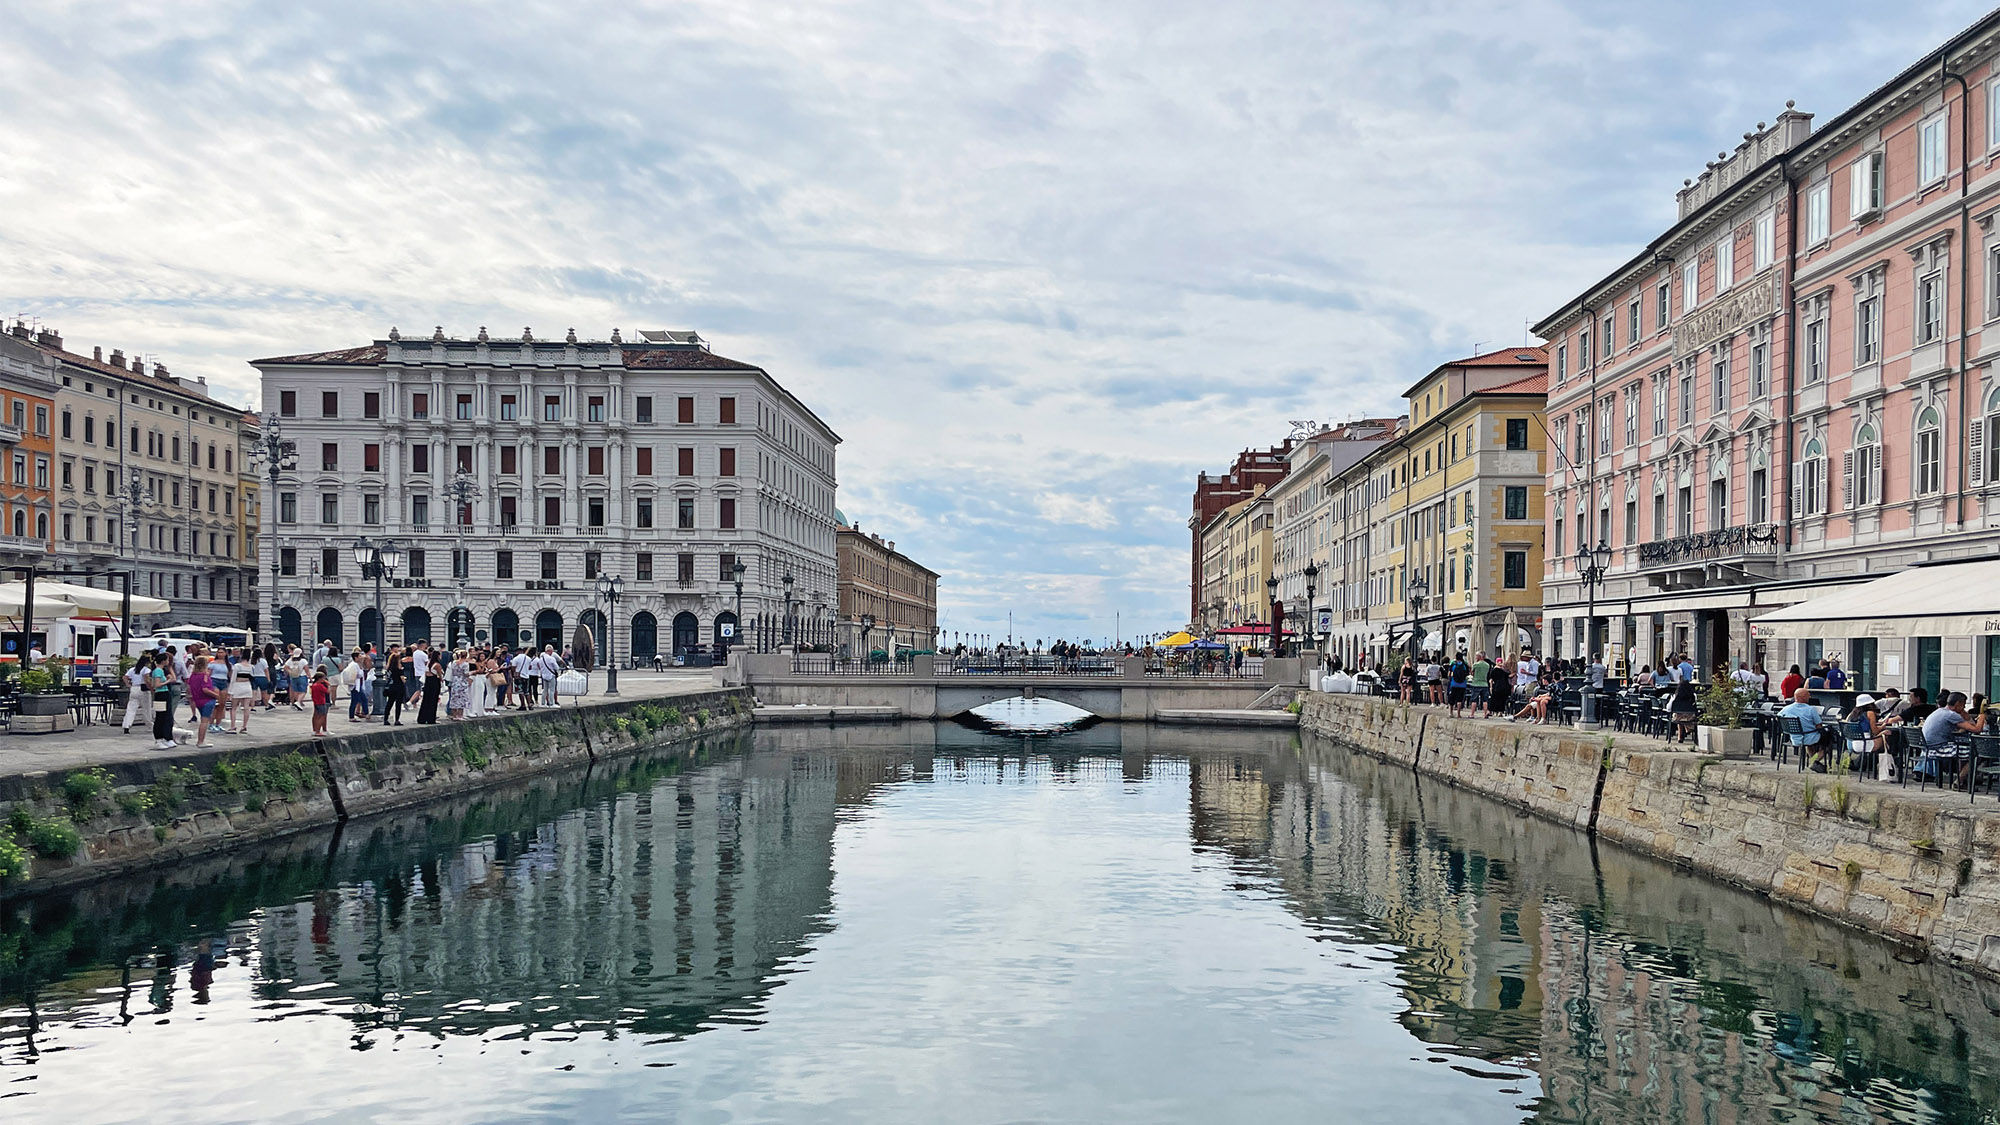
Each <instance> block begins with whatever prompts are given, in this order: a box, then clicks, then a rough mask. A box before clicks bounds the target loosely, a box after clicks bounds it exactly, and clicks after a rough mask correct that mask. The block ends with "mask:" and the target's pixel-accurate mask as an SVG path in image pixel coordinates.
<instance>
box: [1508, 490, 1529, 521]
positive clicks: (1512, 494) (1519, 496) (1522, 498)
mask: <svg viewBox="0 0 2000 1125" xmlns="http://www.w3.org/2000/svg"><path fill="white" fill-rule="evenodd" d="M1505 496H1506V508H1505V511H1506V513H1507V518H1508V519H1510V520H1524V519H1527V518H1528V486H1527V485H1524V484H1510V485H1508V486H1507V490H1506V493H1505Z"/></svg>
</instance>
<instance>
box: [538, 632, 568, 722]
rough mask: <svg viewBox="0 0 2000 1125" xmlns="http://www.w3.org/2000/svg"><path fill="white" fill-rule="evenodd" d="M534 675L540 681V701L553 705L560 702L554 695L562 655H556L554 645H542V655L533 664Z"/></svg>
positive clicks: (559, 674)
mask: <svg viewBox="0 0 2000 1125" xmlns="http://www.w3.org/2000/svg"><path fill="white" fill-rule="evenodd" d="M535 675H537V676H539V677H540V678H541V681H542V703H543V705H545V706H548V707H554V706H557V705H558V704H560V703H561V700H560V699H558V698H557V697H556V679H557V678H558V677H560V676H561V675H562V657H560V656H557V655H556V646H554V645H544V646H543V648H542V656H541V659H540V661H539V662H537V664H536V666H535Z"/></svg>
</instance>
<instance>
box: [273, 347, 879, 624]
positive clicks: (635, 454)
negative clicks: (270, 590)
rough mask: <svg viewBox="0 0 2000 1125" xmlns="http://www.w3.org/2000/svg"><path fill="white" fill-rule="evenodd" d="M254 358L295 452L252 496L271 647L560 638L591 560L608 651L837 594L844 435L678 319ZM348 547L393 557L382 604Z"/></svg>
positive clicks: (577, 610) (777, 616)
mask: <svg viewBox="0 0 2000 1125" xmlns="http://www.w3.org/2000/svg"><path fill="white" fill-rule="evenodd" d="M253 364H254V366H256V367H257V369H258V370H259V371H260V372H261V373H262V375H263V386H264V418H265V421H266V425H268V424H269V423H270V422H271V420H273V419H275V420H276V422H277V423H278V425H279V427H280V429H281V432H282V434H283V435H284V438H285V440H287V441H290V442H292V443H294V448H295V451H296V458H295V463H294V464H292V465H291V466H289V467H288V468H286V469H285V470H284V471H283V472H281V473H280V475H279V477H278V480H277V482H276V484H275V487H271V486H269V485H268V484H267V489H268V490H269V491H270V492H273V493H275V495H273V496H270V497H269V498H268V502H266V503H265V504H264V505H263V511H264V529H265V534H264V558H263V564H264V567H265V569H266V570H267V571H268V570H270V569H271V567H272V564H273V563H275V564H276V574H277V577H276V581H277V583H278V592H277V597H276V599H275V600H277V601H278V602H279V603H281V604H282V605H283V606H284V607H285V608H284V611H283V612H282V614H281V616H280V620H279V632H280V633H281V634H282V635H284V636H285V637H286V638H288V639H305V640H322V639H323V640H332V641H335V642H337V643H339V644H341V645H344V646H352V645H354V644H356V643H357V642H360V641H368V642H376V643H383V642H389V643H395V642H404V643H407V642H409V641H413V640H417V639H420V638H428V639H430V640H432V641H433V642H435V643H453V642H456V643H464V642H465V641H467V640H478V641H491V642H495V643H499V642H506V643H510V644H513V645H517V646H518V645H521V644H534V645H537V646H539V645H543V644H555V645H556V646H557V647H558V648H560V647H562V646H563V645H564V644H566V643H568V642H569V641H570V639H571V637H572V636H573V635H574V632H575V630H576V628H577V626H578V625H579V624H599V623H600V622H601V621H602V620H603V619H602V618H600V616H599V615H600V614H601V613H604V612H605V611H606V608H607V607H605V606H604V605H603V603H601V602H600V601H599V599H598V596H597V593H596V589H595V587H596V582H597V579H598V578H599V577H600V576H605V577H616V578H620V579H622V580H623V584H624V593H623V597H622V599H621V601H620V602H619V603H618V604H617V605H616V606H615V607H609V608H610V609H611V610H612V611H613V612H615V614H616V618H615V620H613V621H612V622H611V623H610V624H611V628H610V630H609V633H608V634H607V633H606V632H605V631H602V630H599V631H597V632H596V633H595V635H596V636H598V637H600V638H602V637H605V636H607V635H610V636H611V637H612V640H613V644H615V649H614V650H613V651H612V655H614V656H615V657H616V658H617V659H620V660H624V659H627V658H628V657H629V658H634V659H651V658H653V657H655V656H658V657H661V658H666V657H669V656H673V657H677V658H678V657H684V656H689V655H701V654H707V653H709V652H711V651H713V649H714V647H715V646H716V645H717V644H720V643H725V642H728V641H730V640H732V639H733V640H734V641H735V643H742V644H765V645H768V644H775V643H777V641H778V640H779V637H778V630H779V628H780V625H781V621H782V619H783V615H784V611H785V607H786V603H787V594H788V593H789V595H790V600H791V601H792V603H794V606H796V604H799V603H803V604H808V605H809V604H812V602H813V601H814V599H818V601H819V604H821V605H825V604H830V602H831V600H832V598H833V596H834V592H835V585H836V572H835V542H834V541H835V531H834V518H833V513H834V505H833V499H834V487H835V477H834V450H835V447H836V446H837V445H838V443H839V440H840V439H839V437H838V435H836V434H835V433H834V432H833V431H832V430H831V429H829V428H828V427H827V426H826V424H825V423H824V422H822V421H820V419H819V418H818V417H817V416H816V415H814V414H813V412H812V411H811V410H810V409H808V408H807V407H806V406H805V405H804V404H803V403H801V402H799V401H798V399H796V398H794V397H793V396H792V395H791V393H790V392H788V391H786V390H785V389H784V387H783V386H781V385H780V384H779V383H778V382H777V380H775V379H773V378H772V377H771V375H770V374H769V373H768V372H766V371H764V370H763V369H762V368H759V367H756V366H753V365H751V364H747V363H742V362H739V361H737V360H732V359H727V358H725V357H723V356H719V355H716V354H715V353H714V352H713V351H711V350H710V349H709V347H708V344H707V343H706V342H705V341H703V340H702V339H701V338H700V337H699V336H698V335H696V334H694V333H692V332H643V333H641V334H640V336H639V338H638V339H636V340H630V341H628V340H624V339H623V338H622V336H621V334H620V333H619V332H615V331H614V332H613V333H612V334H611V337H610V339H608V340H578V339H577V337H576V333H575V332H574V331H571V332H570V333H569V334H568V336H567V337H566V338H565V339H562V340H537V339H536V338H535V337H534V335H533V333H532V332H531V331H524V332H523V333H522V334H521V338H520V339H518V340H505V341H503V340H495V339H491V338H489V337H488V335H487V333H486V330H485V329H483V328H482V329H480V330H479V333H478V334H477V336H476V337H474V338H471V339H461V338H455V337H447V336H446V335H445V334H444V332H443V330H442V329H439V330H438V331H436V332H434V333H433V334H432V335H431V337H430V338H429V339H424V340H406V339H404V338H403V337H402V336H401V335H400V334H399V333H397V332H396V331H394V330H391V332H390V333H389V336H388V338H386V339H383V340H377V341H375V342H373V343H372V344H368V345H365V346H362V347H357V348H348V349H344V350H339V351H328V352H314V353H308V354H302V355H291V356H280V357H275V358H271V359H263V360H256V361H253ZM357 541H367V542H370V543H383V542H393V543H395V544H396V545H398V546H400V547H401V548H402V549H403V553H404V560H405V561H404V562H403V564H402V569H401V570H400V572H397V573H394V574H392V575H389V576H387V577H386V579H385V581H384V583H383V585H384V587H385V589H384V591H383V594H382V607H383V608H382V613H381V614H380V616H378V615H377V611H376V608H375V602H376V596H375V586H374V582H373V579H372V577H365V576H364V575H362V574H361V573H360V570H359V567H358V564H357V557H358V556H357V554H356V551H355V545H356V543H357ZM738 563H741V564H742V565H743V567H744V572H743V576H742V583H743V587H742V595H741V609H740V613H741V617H742V620H741V621H739V616H738V615H739V608H738V595H737V592H736V575H735V567H736V565H737V564H738ZM786 576H790V577H791V578H792V584H791V587H790V589H789V591H788V590H787V587H786V584H785V582H784V579H785V577H786ZM739 626H741V627H740V628H739Z"/></svg>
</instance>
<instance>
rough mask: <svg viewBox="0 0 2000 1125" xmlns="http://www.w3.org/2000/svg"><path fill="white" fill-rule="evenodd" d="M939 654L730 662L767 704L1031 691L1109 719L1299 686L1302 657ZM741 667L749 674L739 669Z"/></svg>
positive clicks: (984, 697)
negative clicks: (1060, 667) (1247, 667)
mask: <svg viewBox="0 0 2000 1125" xmlns="http://www.w3.org/2000/svg"><path fill="white" fill-rule="evenodd" d="M939 664H940V662H937V661H935V660H934V659H933V658H932V657H929V656H918V657H916V658H914V659H913V660H911V661H910V662H908V663H905V664H898V665H881V664H875V665H862V664H859V663H852V664H841V663H837V662H834V661H831V660H829V659H828V658H827V657H825V656H812V655H808V654H801V655H799V656H797V657H794V656H793V655H792V654H790V653H774V654H755V653H739V654H736V655H734V656H733V657H732V660H731V666H730V667H729V668H727V669H723V670H722V671H723V673H724V674H725V675H726V676H728V677H729V678H730V680H731V682H742V683H747V684H748V685H750V686H751V687H752V688H753V689H755V691H756V694H757V701H758V703H760V704H763V705H766V706H777V707H787V706H811V707H874V708H894V709H895V710H896V713H897V714H899V715H901V716H902V717H904V718H910V719H953V718H957V717H958V716H960V715H963V714H965V713H966V712H967V711H971V710H974V709H975V708H979V707H983V706H985V705H986V704H988V703H997V702H999V701H1000V700H1003V699H1013V698H1015V697H1017V696H1025V697H1027V698H1030V699H1052V700H1055V701H1056V702H1058V703H1066V704H1068V705H1070V706H1071V707H1075V708H1078V709H1079V710H1083V711H1088V712H1090V713H1091V714H1093V715H1095V716H1097V717H1098V718H1100V719H1111V720H1129V721H1139V722H1144V721H1146V720H1149V719H1156V718H1159V717H1160V713H1161V712H1163V711H1165V712H1172V711H1214V710H1240V709H1243V708H1248V707H1251V706H1254V705H1256V704H1258V703H1259V702H1260V701H1263V700H1264V699H1265V697H1266V696H1267V695H1270V694H1272V692H1273V689H1274V688H1281V687H1282V688H1287V689H1288V688H1291V687H1293V686H1296V685H1297V683H1298V681H1299V678H1300V672H1299V668H1298V661H1295V660H1267V661H1265V662H1264V667H1263V669H1262V670H1261V671H1260V673H1259V674H1258V675H1256V676H1247V677H1244V676H1217V675H1194V676H1187V675H1167V674H1162V673H1159V672H1148V671H1146V670H1145V669H1144V668H1143V667H1142V666H1141V664H1140V661H1139V660H1138V658H1136V657H1127V658H1123V659H1121V660H1119V661H1117V662H1115V663H1113V664H1110V665H1108V666H1105V667H1100V668H1095V669H1091V670H1088V671H1057V670H1053V669H1012V670H1008V669H1001V668H994V667H981V668H963V667H961V668H951V667H940V666H939ZM737 677H740V680H738V679H737Z"/></svg>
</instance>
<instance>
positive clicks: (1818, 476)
mask: <svg viewBox="0 0 2000 1125" xmlns="http://www.w3.org/2000/svg"><path fill="white" fill-rule="evenodd" d="M1792 510H1793V511H1795V512H1797V513H1799V514H1800V515H1802V516H1817V515H1822V514H1824V513H1825V512H1826V445H1825V444H1824V443H1822V442H1821V441H1820V440H1819V439H1818V438H1814V439H1812V440H1811V441H1809V442H1806V448H1805V458H1804V459H1803V460H1801V461H1800V462H1799V463H1798V464H1796V465H1794V466H1792Z"/></svg>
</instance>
